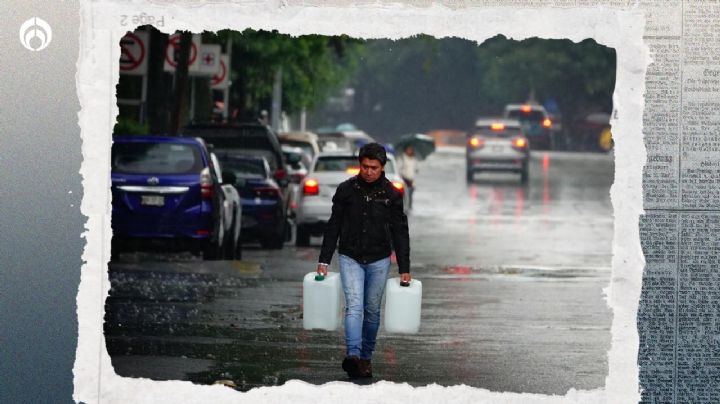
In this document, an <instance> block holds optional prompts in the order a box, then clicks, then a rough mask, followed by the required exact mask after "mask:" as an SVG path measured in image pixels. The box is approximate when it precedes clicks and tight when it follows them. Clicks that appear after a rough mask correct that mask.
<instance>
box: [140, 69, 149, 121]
mask: <svg viewBox="0 0 720 404" xmlns="http://www.w3.org/2000/svg"><path fill="white" fill-rule="evenodd" d="M147 87H148V76H147V74H144V75H143V76H142V91H141V93H140V123H141V124H144V123H145V122H147Z"/></svg>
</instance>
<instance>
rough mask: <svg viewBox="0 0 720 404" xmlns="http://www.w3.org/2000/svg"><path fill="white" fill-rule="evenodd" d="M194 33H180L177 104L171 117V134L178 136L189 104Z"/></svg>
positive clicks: (176, 81) (176, 71) (176, 75)
mask: <svg viewBox="0 0 720 404" xmlns="http://www.w3.org/2000/svg"><path fill="white" fill-rule="evenodd" d="M191 43H192V34H191V33H190V32H187V31H186V32H183V33H182V34H181V35H180V53H179V55H178V61H177V67H176V68H175V105H174V108H173V112H172V116H171V117H170V130H169V134H170V136H177V134H178V132H179V130H180V124H181V121H182V120H183V119H182V117H183V116H185V113H186V111H185V109H186V106H187V87H188V62H189V61H190V45H191Z"/></svg>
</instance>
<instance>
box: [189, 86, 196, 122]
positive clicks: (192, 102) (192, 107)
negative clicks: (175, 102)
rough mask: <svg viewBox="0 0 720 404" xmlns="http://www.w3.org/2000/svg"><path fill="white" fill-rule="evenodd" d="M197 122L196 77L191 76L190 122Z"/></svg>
mask: <svg viewBox="0 0 720 404" xmlns="http://www.w3.org/2000/svg"><path fill="white" fill-rule="evenodd" d="M194 120H195V76H190V122H193V121H194Z"/></svg>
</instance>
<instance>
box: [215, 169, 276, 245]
mask: <svg viewBox="0 0 720 404" xmlns="http://www.w3.org/2000/svg"><path fill="white" fill-rule="evenodd" d="M222 164H223V166H224V167H225V169H226V170H228V171H232V172H233V174H234V175H235V178H236V180H235V187H236V188H237V190H238V192H239V193H240V197H241V199H242V205H243V208H242V212H243V217H242V224H243V229H242V234H243V240H256V239H257V240H260V243H261V244H262V246H263V248H276V249H280V248H282V247H283V243H284V242H285V237H286V235H287V233H286V232H287V231H288V229H287V227H286V218H285V211H284V203H283V195H282V189H281V188H280V186H279V185H278V183H277V181H275V179H274V178H273V177H272V169H271V168H270V164H269V163H268V161H267V160H266V159H265V158H264V157H261V156H252V155H233V156H226V157H225V158H224V159H223V160H222Z"/></svg>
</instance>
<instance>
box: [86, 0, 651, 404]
mask: <svg viewBox="0 0 720 404" xmlns="http://www.w3.org/2000/svg"><path fill="white" fill-rule="evenodd" d="M141 13H145V15H152V16H155V17H156V18H160V17H164V26H163V27H156V28H158V29H159V30H161V31H163V32H166V33H171V32H174V31H176V30H189V31H193V32H200V31H203V30H207V31H217V30H221V29H234V30H238V31H242V30H244V29H246V28H253V29H264V30H273V29H276V30H278V31H279V32H281V33H289V34H293V35H301V34H322V35H339V34H347V35H349V36H351V37H356V38H366V39H370V38H390V39H399V38H404V37H409V36H412V35H416V34H420V33H423V34H428V35H432V36H434V37H437V38H442V37H461V38H465V39H468V40H472V41H476V42H477V43H482V42H483V41H484V40H486V39H488V38H491V37H493V36H495V35H498V34H502V35H505V36H506V37H508V38H510V39H515V40H522V39H525V38H529V37H535V36H536V37H541V38H546V39H563V38H567V39H570V40H572V41H576V42H577V41H582V40H584V39H586V38H592V39H594V40H595V41H597V42H598V43H599V44H601V45H605V46H608V47H611V48H614V49H615V50H616V53H617V70H616V71H617V78H616V87H615V93H614V96H613V102H614V109H615V110H616V111H617V115H615V114H614V116H613V120H612V121H611V123H612V129H613V137H614V139H615V145H616V147H615V183H614V185H613V187H612V189H611V198H612V203H613V208H614V214H615V221H614V240H613V260H612V278H611V283H610V286H609V288H608V289H607V290H606V292H607V295H608V304H609V306H610V307H611V308H612V310H613V320H612V328H611V332H612V345H611V348H610V351H609V352H608V363H609V374H608V376H607V379H606V383H605V386H604V388H602V389H596V390H591V391H577V390H571V391H569V392H568V393H567V394H566V395H564V396H542V395H537V394H517V393H503V392H491V391H488V390H485V389H480V388H472V387H468V386H464V385H460V386H449V387H444V386H439V385H429V386H425V387H418V388H413V387H411V386H409V385H408V384H395V383H389V382H378V383H375V384H373V385H371V386H362V387H361V386H356V385H354V384H351V383H343V382H332V383H327V384H324V385H321V386H315V385H312V384H308V383H305V382H301V381H297V380H295V381H289V382H288V383H286V384H285V385H283V386H279V387H264V388H256V389H253V390H251V391H249V392H246V393H241V392H237V391H234V390H232V389H228V388H226V387H223V386H201V385H195V384H192V383H190V382H181V381H167V382H156V381H151V380H149V379H134V378H125V377H120V376H118V375H116V374H115V372H114V371H113V368H112V365H111V362H110V357H109V355H108V353H107V350H106V348H105V340H104V336H103V316H104V304H105V299H106V297H107V295H108V291H109V286H110V284H109V281H108V274H107V261H108V260H109V257H110V239H111V231H110V193H109V189H110V181H109V179H110V172H109V171H110V168H109V167H110V164H109V157H110V144H111V133H112V129H113V126H114V123H115V118H116V116H117V113H118V108H117V104H116V99H115V86H116V84H117V82H118V80H119V58H120V47H119V42H120V38H121V37H122V36H123V35H124V34H125V33H126V32H127V31H132V30H133V29H135V28H136V26H129V25H127V21H126V20H125V25H124V26H123V25H122V22H123V19H122V16H123V15H125V16H128V15H130V16H132V15H140V14H141ZM480 22H482V23H480ZM644 29H645V16H644V13H643V12H642V11H641V10H638V9H622V8H610V7H588V8H550V7H544V8H524V9H520V8H513V7H502V8H482V7H468V8H462V7H454V8H452V9H451V8H448V7H445V6H441V5H437V4H434V5H430V6H423V7H417V6H410V5H403V4H397V3H396V4H378V3H371V4H362V5H354V6H351V5H347V6H337V5H336V6H332V7H330V6H322V7H317V6H290V5H288V4H287V2H279V1H273V2H259V1H247V2H243V3H240V4H237V3H235V4H219V3H192V2H184V3H183V4H170V3H169V2H168V3H165V4H160V3H158V2H150V1H148V2H147V3H142V2H137V1H136V2H132V3H124V2H123V3H121V2H119V1H117V2H111V1H93V2H88V1H85V2H82V4H81V27H80V55H79V60H78V64H77V67H78V73H77V76H76V81H77V87H78V96H79V99H80V104H81V107H82V109H81V111H80V113H79V123H80V126H81V135H82V141H83V144H82V151H83V163H82V168H81V174H82V176H83V187H84V197H83V201H82V207H81V211H82V213H83V214H84V215H86V216H87V217H88V220H87V229H86V232H85V233H84V237H85V238H86V242H87V243H86V247H85V251H84V254H83V257H82V258H83V260H84V261H85V264H84V265H83V267H82V272H81V283H80V287H79V291H78V296H77V306H78V325H79V335H78V347H77V352H76V355H77V356H76V362H75V366H74V369H73V371H74V384H75V392H74V395H73V398H74V399H75V400H76V401H82V402H87V403H95V402H234V403H237V402H247V403H257V402H283V403H286V402H317V403H337V402H345V401H347V400H349V399H350V397H352V401H353V402H358V403H362V402H398V403H400V402H403V403H405V402H413V403H437V402H473V403H482V402H494V403H495V402H503V403H528V402H535V403H556V402H582V403H594V402H598V403H599V402H610V403H619V402H637V401H639V398H640V394H639V386H638V366H637V354H638V333H637V326H636V314H637V308H638V301H639V298H640V288H641V282H642V271H643V266H644V260H643V255H642V250H641V248H640V237H639V228H638V220H639V215H640V214H641V213H642V212H643V211H642V202H643V199H642V168H643V166H644V164H645V146H644V143H643V136H642V116H643V107H644V100H643V93H644V89H645V71H646V67H647V65H648V64H649V63H650V60H649V52H648V49H647V47H646V46H645V44H644V43H643V33H644Z"/></svg>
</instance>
